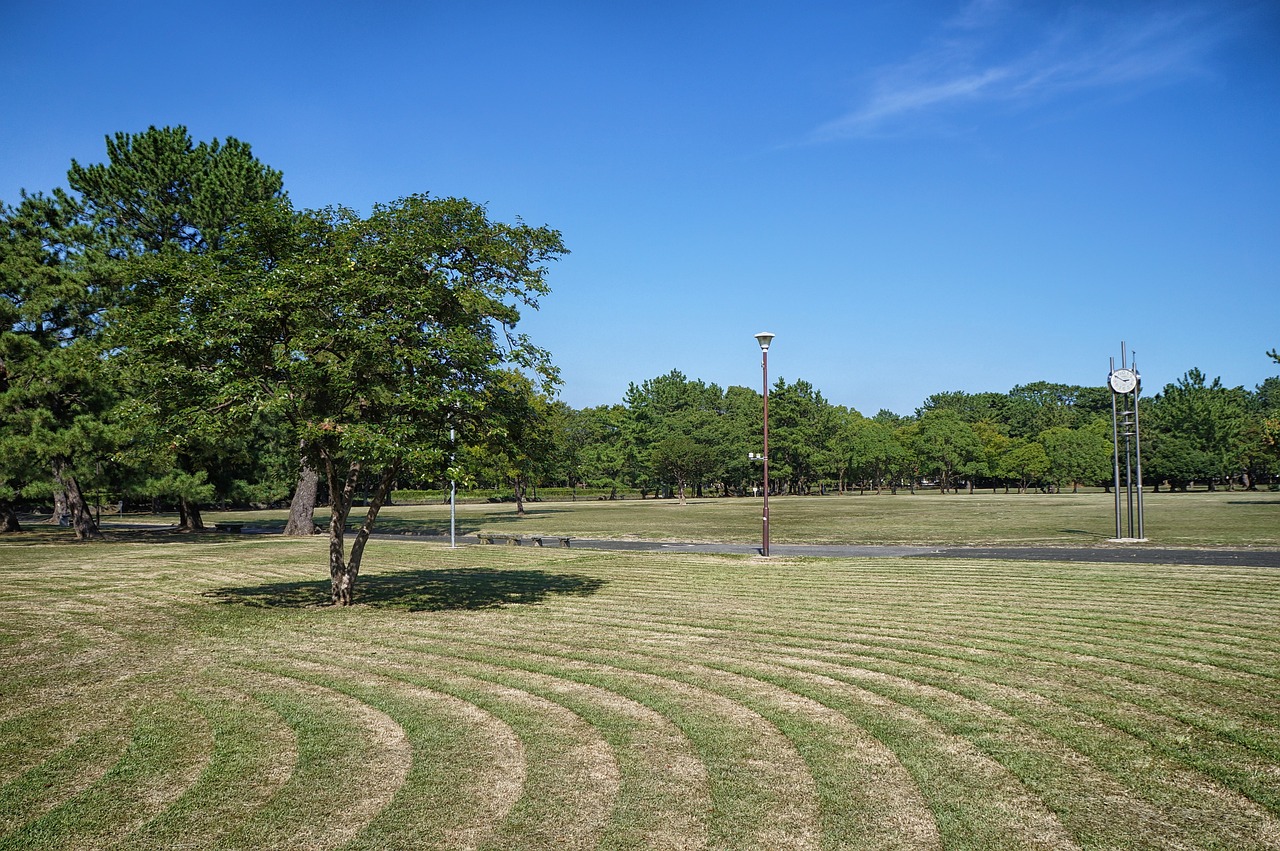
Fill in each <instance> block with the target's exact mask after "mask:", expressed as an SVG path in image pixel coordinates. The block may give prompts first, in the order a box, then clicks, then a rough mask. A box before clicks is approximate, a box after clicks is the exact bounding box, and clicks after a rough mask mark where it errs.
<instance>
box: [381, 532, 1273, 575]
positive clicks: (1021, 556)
mask: <svg viewBox="0 0 1280 851" xmlns="http://www.w3.org/2000/svg"><path fill="white" fill-rule="evenodd" d="M378 537H382V536H378ZM385 537H388V538H401V539H405V536H400V535H387V536H385ZM407 539H408V540H419V541H432V542H435V543H439V542H441V541H443V542H445V543H448V541H449V538H448V537H447V536H445V537H439V536H425V535H424V536H408V537H407ZM458 542H459V543H462V544H477V543H479V540H478V539H477V538H475V537H473V536H462V535H460V536H458ZM494 546H500V545H498V544H495V545H494ZM573 546H574V547H575V548H579V549H592V550H633V551H644V552H668V553H734V554H738V555H756V556H758V555H760V547H758V546H754V545H751V544H705V543H704V544H681V543H672V542H669V541H634V540H608V539H604V538H574V539H573ZM769 555H770V556H782V557H788V558H797V557H800V558H803V557H809V558H913V557H914V558H921V557H927V558H968V559H1009V560H1013V561H1070V562H1091V563H1094V564H1097V563H1103V564H1202V565H1225V566H1235V567H1277V568H1280V550H1258V549H1168V548H1164V547H1151V546H1124V547H895V546H859V545H845V544H770V546H769Z"/></svg>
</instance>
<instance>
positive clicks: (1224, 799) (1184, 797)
mask: <svg viewBox="0 0 1280 851" xmlns="http://www.w3.org/2000/svg"><path fill="white" fill-rule="evenodd" d="M578 655H579V657H580V656H581V654H578ZM895 679H896V678H895ZM902 682H904V683H910V684H911V686H912V687H913V688H927V686H923V685H920V684H918V683H915V682H914V681H911V680H904V681H902ZM864 685H866V684H865V683H864ZM880 691H881V692H883V689H881V690H880ZM943 693H944V692H943V690H941V689H938V690H937V694H943ZM951 697H952V698H953V699H955V700H960V701H965V700H966V699H965V698H964V697H963V696H961V695H952V696H951ZM935 703H936V701H935ZM966 706H967V709H963V710H961V711H960V712H958V713H955V714H957V715H959V716H960V717H971V716H973V715H974V711H973V710H974V709H975V707H982V708H983V710H984V711H985V712H987V713H992V712H994V713H996V718H997V720H996V723H995V725H994V726H995V728H996V730H997V731H998V733H997V739H995V740H994V741H999V740H1000V737H1001V736H1007V735H1008V734H1007V733H1005V732H1004V731H1005V729H1006V728H1008V727H1010V725H1013V726H1015V727H1018V726H1021V724H1020V722H1016V721H1015V719H1013V718H1012V716H1007V715H1005V714H1004V713H1000V712H999V711H998V710H994V709H986V708H985V706H984V705H982V704H978V703H976V702H974V701H971V700H970V701H968V702H967V703H966ZM922 708H923V709H924V710H925V711H926V713H927V714H930V715H936V714H937V710H930V709H929V706H928V705H926V706H924V707H922ZM955 723H956V722H955V720H954V719H952V720H951V721H950V723H949V724H948V728H949V729H950V728H953V727H954V725H955ZM1027 736H1031V738H1032V740H1034V741H1032V742H1031V743H1030V745H1029V744H1028V740H1027V738H1026V737H1027ZM976 744H978V745H979V746H980V747H982V742H981V741H979V742H977V743H976ZM990 747H992V744H991V742H988V743H987V745H986V746H985V747H984V748H983V749H987V748H990ZM1054 751H1056V752H1057V753H1058V754H1059V756H1060V758H1061V759H1062V761H1063V762H1064V763H1069V762H1071V761H1073V760H1074V761H1075V762H1076V763H1077V764H1078V766H1077V769H1078V770H1083V769H1080V768H1079V766H1084V765H1087V764H1088V763H1087V760H1085V759H1084V758H1083V757H1081V756H1080V755H1078V754H1073V753H1072V752H1071V750H1070V748H1069V747H1066V746H1064V745H1062V744H1061V743H1059V742H1057V741H1054V740H1051V739H1047V738H1044V737H1043V736H1042V734H1039V733H1031V732H1030V728H1027V729H1024V730H1023V731H1022V734H1021V736H1020V737H1019V738H1017V739H1015V740H1014V741H1013V742H1012V744H1011V745H1009V746H1007V747H1005V748H1004V749H1003V750H1002V749H1001V748H999V747H996V748H995V752H994V753H993V754H992V755H993V756H995V757H998V758H1000V761H1002V762H1006V761H1009V760H1010V759H1012V762H1013V765H1014V767H1020V768H1022V769H1023V770H1026V763H1027V759H1028V757H1027V754H1028V753H1029V754H1033V755H1035V754H1043V753H1045V752H1049V753H1052V752H1054ZM1041 759H1043V757H1041ZM1031 762H1032V763H1033V764H1034V763H1035V762H1036V757H1034V756H1033V757H1031ZM1051 762H1052V760H1051ZM1019 763H1021V764H1022V765H1019ZM929 770H930V771H932V770H933V769H929ZM1043 770H1044V769H1040V768H1036V769H1034V771H1035V772H1037V773H1039V772H1042V771H1043ZM1093 771H1094V772H1095V773H1093V774H1089V773H1088V772H1086V775H1087V776H1086V777H1085V778H1084V779H1082V780H1081V779H1077V780H1075V781H1073V782H1070V783H1067V784H1066V785H1065V786H1064V787H1062V788H1060V789H1056V790H1055V789H1053V788H1052V787H1048V791H1049V793H1055V792H1056V793H1057V794H1055V795H1054V797H1055V799H1056V800H1058V801H1059V802H1061V801H1062V800H1064V799H1065V800H1068V801H1069V800H1071V798H1072V797H1073V796H1076V797H1078V793H1077V792H1076V790H1077V788H1097V787H1099V786H1102V787H1104V788H1105V787H1106V786H1107V782H1102V781H1099V778H1100V777H1103V776H1106V773H1105V772H1103V773H1102V774H1098V773H1096V771H1097V770H1096V769H1093ZM1120 775H1121V776H1122V778H1123V775H1125V771H1124V770H1123V768H1122V770H1121V771H1120ZM1174 775H1175V776H1174V777H1173V779H1172V780H1169V781H1167V782H1165V783H1164V784H1163V785H1164V786H1165V788H1166V789H1167V790H1168V789H1173V790H1176V791H1175V797H1178V798H1181V802H1180V803H1174V802H1170V801H1165V802H1163V803H1164V805H1165V807H1168V806H1172V807H1173V809H1174V811H1178V812H1182V811H1194V810H1197V809H1201V808H1204V809H1205V810H1206V811H1207V812H1209V813H1213V812H1217V813H1219V814H1221V813H1224V812H1226V813H1231V812H1235V813H1236V815H1235V816H1234V820H1233V822H1232V823H1231V824H1223V825H1220V828H1219V829H1220V832H1222V833H1224V834H1226V836H1227V841H1228V842H1230V843H1232V847H1251V846H1250V845H1248V844H1241V843H1242V842H1243V843H1249V842H1252V841H1253V840H1256V839H1257V837H1258V834H1257V832H1256V826H1257V825H1265V824H1266V823H1267V822H1266V817H1265V816H1262V815H1261V811H1260V810H1258V809H1257V808H1256V807H1254V806H1253V805H1246V804H1245V802H1244V801H1242V800H1238V799H1236V798H1235V797H1234V796H1233V795H1231V794H1229V793H1228V794H1226V795H1225V796H1224V795H1223V794H1222V792H1221V791H1219V792H1214V791H1213V790H1214V788H1215V787H1214V786H1213V785H1212V784H1209V785H1206V784H1205V783H1204V782H1203V779H1202V778H1198V777H1195V776H1194V775H1191V774H1188V773H1186V772H1178V771H1175V772H1174ZM1034 777H1035V774H1033V775H1032V779H1034ZM953 782H954V780H953ZM1109 782H1111V783H1112V787H1111V788H1114V789H1119V786H1117V785H1115V781H1114V780H1112V781H1109ZM1040 785H1041V786H1043V785H1044V784H1043V783H1041V784H1040ZM1126 785H1130V786H1132V785H1134V784H1132V783H1129V784H1126ZM1183 786H1188V787H1194V788H1195V789H1196V790H1197V791H1195V792H1192V793H1188V794H1177V791H1180V790H1181V789H1182V787H1183ZM1041 791H1045V790H1044V789H1042V790H1041ZM1205 792H1208V793H1209V794H1208V795H1207V796H1206V795H1205V794H1204V793H1205ZM1007 796H1008V792H1007V791H1006V792H1004V793H1002V797H1005V798H1007ZM1112 797H1113V798H1115V797H1116V795H1115V794H1113V796H1112ZM940 805H941V806H943V807H944V808H946V807H951V808H953V809H954V807H955V804H954V802H941V803H940ZM1241 806H1244V810H1245V811H1244V812H1241V811H1240V809H1239V808H1240V807H1241ZM1094 809H1095V810H1096V808H1094ZM1122 810H1124V811H1134V810H1138V811H1140V810H1141V807H1140V806H1139V805H1138V804H1137V802H1136V801H1135V800H1134V799H1133V797H1132V794H1128V795H1127V798H1126V801H1125V806H1124V807H1123V808H1122ZM1088 811H1090V808H1086V812H1088ZM1132 817H1133V816H1132V813H1131V814H1130V816H1128V818H1132ZM950 818H951V822H949V823H950V824H951V828H952V832H953V833H954V832H955V830H956V829H957V825H956V824H955V823H954V821H955V819H956V816H955V814H954V813H952V814H951V817H950ZM1198 818H1203V816H1199V817H1197V816H1195V815H1194V814H1193V815H1192V816H1191V817H1190V821H1191V822H1192V825H1191V826H1188V827H1186V829H1185V831H1184V832H1185V837H1184V838H1187V841H1192V840H1191V839H1190V838H1189V837H1191V836H1193V835H1194V833H1195V831H1194V825H1195V824H1196V823H1197V820H1198ZM942 819H943V816H942V815H940V820H942ZM1164 819H1165V815H1164V813H1163V812H1162V811H1161V810H1158V809H1156V808H1155V807H1149V808H1148V810H1147V814H1146V816H1145V817H1143V818H1141V819H1139V825H1138V826H1139V827H1140V828H1141V830H1142V831H1144V832H1146V833H1147V834H1148V835H1150V833H1151V831H1152V830H1153V829H1154V830H1157V831H1159V832H1157V833H1156V834H1155V835H1157V836H1159V837H1162V839H1161V842H1164V841H1167V840H1168V839H1170V838H1171V837H1170V836H1169V831H1168V830H1162V829H1160V825H1161V824H1162V823H1163V821H1164ZM989 820H990V817H989V816H984V817H982V818H979V819H976V820H975V819H973V818H969V819H960V821H961V822H963V823H964V824H967V825H968V828H966V829H965V830H963V831H961V832H966V831H971V830H972V829H973V827H974V825H975V824H976V823H978V822H984V821H989ZM1077 820H1078V819H1077ZM1104 821H1105V820H1104ZM1110 821H1116V819H1115V818H1112V819H1110ZM1120 821H1123V819H1121V820H1120ZM1117 823H1120V822H1117ZM1240 825H1245V827H1243V828H1242V827H1240ZM988 827H989V826H988ZM1129 827H1132V825H1127V826H1126V829H1128V828H1129ZM984 829H985V828H984ZM1100 829H1101V828H1100V827H1098V826H1097V825H1090V824H1088V823H1087V820H1086V823H1085V824H1084V825H1082V831H1083V833H1084V835H1090V834H1091V833H1096V832H1097V831H1099V830H1100ZM1268 829H1269V828H1263V830H1264V831H1265V830H1268ZM1233 831H1235V833H1234V835H1233ZM1104 832H1106V831H1104ZM1123 836H1124V834H1123V832H1122V833H1120V834H1115V835H1114V837H1113V838H1116V839H1123ZM988 840H990V836H988ZM984 841H985V840H984ZM1259 847H1265V845H1264V846H1259Z"/></svg>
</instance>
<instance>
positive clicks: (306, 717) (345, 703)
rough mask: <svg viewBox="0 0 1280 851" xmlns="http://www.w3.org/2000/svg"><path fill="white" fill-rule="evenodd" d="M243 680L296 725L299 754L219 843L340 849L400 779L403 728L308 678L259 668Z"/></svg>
mask: <svg viewBox="0 0 1280 851" xmlns="http://www.w3.org/2000/svg"><path fill="white" fill-rule="evenodd" d="M246 686H250V689H249V691H248V693H250V694H252V696H253V697H254V698H255V699H256V700H258V701H260V702H261V703H262V704H263V705H264V706H266V707H268V708H270V709H271V710H272V711H273V712H275V713H276V714H278V715H279V716H280V717H281V718H282V719H284V721H285V722H286V723H287V724H288V725H289V726H290V727H291V728H292V729H293V731H294V735H295V737H296V742H297V752H296V760H295V762H294V764H293V765H292V766H291V768H292V771H291V773H290V775H289V777H288V779H287V780H286V781H285V782H284V783H283V784H281V785H280V786H279V788H278V789H277V790H276V791H275V793H274V794H273V795H272V796H271V797H270V798H269V799H268V800H267V801H266V802H265V803H264V804H263V805H262V806H261V807H259V808H257V809H255V810H254V811H253V812H252V813H250V814H248V815H247V816H246V817H245V818H243V819H242V820H241V821H240V822H239V823H238V824H236V826H235V830H233V831H230V832H228V833H227V834H226V835H224V836H223V837H220V839H219V842H218V843H216V845H215V847H218V848H229V849H231V848H279V847H305V848H313V849H323V848H337V847H340V846H341V845H343V844H344V843H346V842H347V841H349V840H350V839H351V838H352V837H354V836H355V835H356V834H357V833H359V832H360V831H361V830H362V829H363V828H364V827H365V826H366V825H367V824H368V823H369V821H370V820H372V819H373V817H374V816H376V815H377V814H378V813H379V812H380V811H381V810H382V809H383V808H384V807H386V806H387V804H388V802H389V801H390V800H391V798H392V796H393V795H394V794H395V792H396V790H397V789H398V788H399V787H400V786H401V784H403V782H404V777H405V774H406V773H407V772H408V768H409V761H410V753H409V747H408V744H407V742H406V741H405V737H404V731H403V730H401V729H400V727H399V726H398V725H397V724H396V723H395V722H394V721H393V720H392V719H391V718H389V717H388V716H387V715H385V714H384V713H382V712H379V711H377V710H375V709H373V708H372V707H369V706H367V705H365V704H363V703H361V702H359V701H357V700H353V699H351V698H349V697H347V696H345V695H342V694H340V693H338V692H334V691H332V690H330V689H325V688H322V687H320V686H316V685H314V684H311V683H309V682H306V681H304V680H298V679H292V678H288V677H283V676H269V675H266V674H258V675H257V676H256V677H255V679H254V680H253V681H252V683H251V684H250V683H247V684H246ZM242 776H243V775H242Z"/></svg>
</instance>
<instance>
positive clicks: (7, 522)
mask: <svg viewBox="0 0 1280 851" xmlns="http://www.w3.org/2000/svg"><path fill="white" fill-rule="evenodd" d="M21 531H22V526H20V525H19V524H18V509H16V508H14V506H13V503H11V502H6V503H5V504H4V507H3V508H2V509H0V532H21Z"/></svg>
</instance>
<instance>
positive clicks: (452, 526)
mask: <svg viewBox="0 0 1280 851" xmlns="http://www.w3.org/2000/svg"><path fill="white" fill-rule="evenodd" d="M453 461H454V452H453V429H449V466H450V467H452V466H453ZM457 502H458V483H457V481H455V480H454V479H452V478H450V479H449V546H450V547H451V548H453V549H457V547H458V535H457V518H458V506H457Z"/></svg>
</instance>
